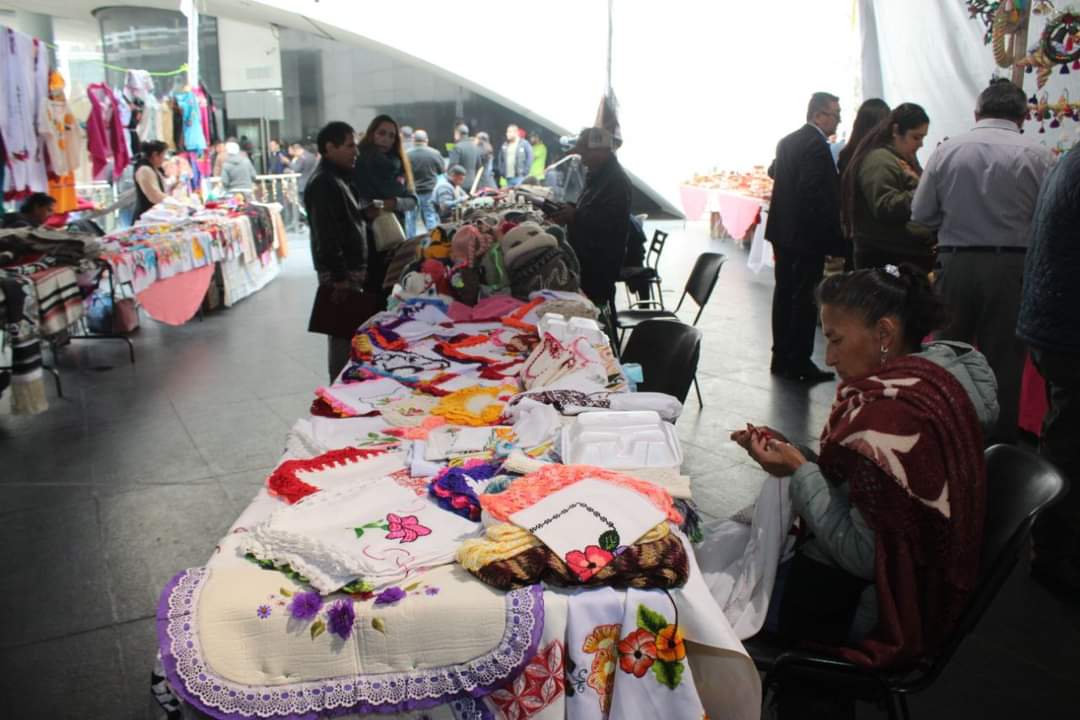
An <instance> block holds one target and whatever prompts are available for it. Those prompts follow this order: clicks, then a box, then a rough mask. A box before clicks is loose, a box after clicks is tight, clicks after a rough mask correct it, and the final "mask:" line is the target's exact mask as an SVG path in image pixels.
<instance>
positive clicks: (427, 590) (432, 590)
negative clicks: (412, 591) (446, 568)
mask: <svg viewBox="0 0 1080 720" xmlns="http://www.w3.org/2000/svg"><path fill="white" fill-rule="evenodd" d="M424 594H425V595H430V596H432V597H434V596H435V595H438V594H439V588H437V587H428V588H425V589H424Z"/></svg>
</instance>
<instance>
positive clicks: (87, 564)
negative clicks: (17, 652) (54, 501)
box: [0, 499, 116, 647]
mask: <svg viewBox="0 0 1080 720" xmlns="http://www.w3.org/2000/svg"><path fill="white" fill-rule="evenodd" d="M0 547H3V548H4V553H3V555H2V556H0V587H3V588H4V591H3V592H0V617H2V618H4V628H5V631H4V633H3V634H2V635H0V647H10V646H12V645H21V644H25V643H28V642H32V641H36V640H43V639H50V638H57V637H62V636H64V635H68V634H71V633H75V632H81V631H85V630H90V629H93V628H99V627H103V626H106V625H108V624H110V623H112V622H113V621H115V619H116V617H115V614H114V612H113V607H112V596H111V594H110V589H109V565H108V562H107V560H106V556H105V551H104V547H103V545H102V540H101V524H100V522H99V511H98V502H97V500H96V499H95V500H88V501H85V502H79V503H71V504H67V505H60V506H57V507H53V508H49V509H35V510H21V511H17V512H12V513H8V514H6V515H4V518H3V522H0Z"/></svg>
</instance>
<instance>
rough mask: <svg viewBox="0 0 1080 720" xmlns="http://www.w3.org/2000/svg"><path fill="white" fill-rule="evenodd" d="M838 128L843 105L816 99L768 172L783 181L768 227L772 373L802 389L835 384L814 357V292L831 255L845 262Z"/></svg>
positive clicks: (777, 186)
mask: <svg viewBox="0 0 1080 720" xmlns="http://www.w3.org/2000/svg"><path fill="white" fill-rule="evenodd" d="M839 124H840V100H839V98H837V97H836V96H835V95H831V94H829V93H826V92H817V93H814V95H813V96H812V97H811V98H810V105H809V107H808V108H807V111H806V124H805V125H803V126H802V127H801V128H799V129H798V130H796V131H795V132H793V133H791V134H790V135H788V136H787V137H785V138H784V139H783V140H781V141H780V143H779V144H778V145H777V146H776V160H774V161H773V166H772V167H771V168H770V173H769V174H770V175H772V177H773V179H774V180H775V181H776V182H775V185H774V187H773V196H772V204H771V207H770V210H769V220H768V224H767V225H766V226H765V238H766V239H767V240H768V241H769V242H771V243H772V246H773V252H774V253H775V254H776V289H775V291H774V292H773V305H772V331H773V347H772V363H771V364H770V366H769V369H770V371H771V372H772V373H773V374H774V375H780V376H782V377H787V378H791V379H793V380H800V381H803V382H822V381H825V380H831V379H832V378H833V373H831V372H828V371H826V370H822V369H821V368H819V367H818V366H817V365H815V364H814V362H813V361H812V360H811V359H810V356H811V355H812V354H813V352H814V333H815V331H816V329H817V308H816V305H815V303H814V289H815V288H816V287H817V284H818V283H819V282H821V276H822V273H823V271H824V269H825V256H826V255H840V256H843V255H846V251H845V248H844V237H843V233H842V232H841V230H840V176H839V174H838V173H837V171H836V165H835V164H834V163H833V159H832V153H831V152H830V150H829V136H830V135H832V134H834V133H835V132H836V128H837V126H838V125H839Z"/></svg>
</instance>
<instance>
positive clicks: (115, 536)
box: [101, 483, 237, 621]
mask: <svg viewBox="0 0 1080 720" xmlns="http://www.w3.org/2000/svg"><path fill="white" fill-rule="evenodd" d="M236 514H237V513H236V510H235V505H233V504H232V503H230V502H229V500H228V497H227V496H226V495H225V492H224V490H223V489H222V488H221V486H220V485H219V484H217V483H211V484H207V485H199V486H190V485H185V484H181V485H165V486H160V487H143V488H139V489H138V490H136V491H134V492H129V493H125V494H123V495H119V496H116V497H110V498H104V499H102V500H101V522H102V526H103V527H104V550H105V552H106V553H107V555H108V565H109V571H110V578H109V580H110V586H111V591H112V594H113V597H114V598H115V603H116V612H117V619H118V620H120V621H124V620H133V619H136V618H141V617H146V616H148V615H151V614H153V612H154V608H155V607H156V606H157V601H158V595H159V593H160V592H161V589H162V588H163V587H165V583H166V582H168V580H169V579H170V578H171V577H173V575H175V574H176V573H177V572H179V571H180V570H183V569H185V568H188V567H194V566H198V565H202V564H204V563H205V562H206V559H207V558H208V557H209V556H210V553H211V552H213V549H214V546H215V545H216V544H217V541H218V540H219V539H220V538H221V537H222V536H223V535H224V534H225V532H226V531H227V530H228V529H229V526H230V525H231V524H232V522H233V520H235V519H236Z"/></svg>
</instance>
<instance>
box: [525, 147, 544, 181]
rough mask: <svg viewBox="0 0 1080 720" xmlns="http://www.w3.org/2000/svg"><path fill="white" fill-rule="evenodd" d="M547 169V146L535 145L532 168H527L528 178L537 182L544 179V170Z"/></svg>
mask: <svg viewBox="0 0 1080 720" xmlns="http://www.w3.org/2000/svg"><path fill="white" fill-rule="evenodd" d="M546 167H547V145H545V144H544V143H537V144H536V145H533V161H532V167H530V168H529V176H530V177H534V178H536V179H537V180H543V179H544V169H545V168H546Z"/></svg>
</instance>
